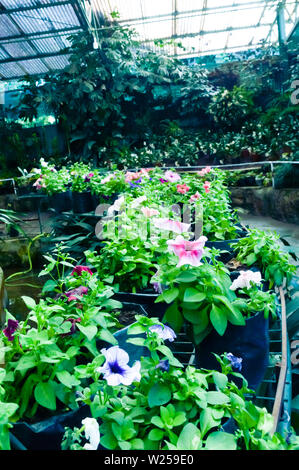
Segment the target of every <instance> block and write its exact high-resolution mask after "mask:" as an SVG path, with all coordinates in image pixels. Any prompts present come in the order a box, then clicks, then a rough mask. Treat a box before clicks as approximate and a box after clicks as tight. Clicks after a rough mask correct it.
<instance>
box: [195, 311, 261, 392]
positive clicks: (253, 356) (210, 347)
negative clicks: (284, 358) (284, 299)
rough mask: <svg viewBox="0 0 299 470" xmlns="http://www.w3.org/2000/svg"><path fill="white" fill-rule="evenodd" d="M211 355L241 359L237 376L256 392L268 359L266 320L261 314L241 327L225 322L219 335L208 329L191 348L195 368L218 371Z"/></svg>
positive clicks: (235, 379)
mask: <svg viewBox="0 0 299 470" xmlns="http://www.w3.org/2000/svg"><path fill="white" fill-rule="evenodd" d="M213 353H215V354H218V355H221V354H224V353H232V354H233V355H234V356H236V357H240V358H242V370H241V374H242V375H243V376H244V377H245V379H246V380H247V381H248V386H249V388H250V389H252V390H257V388H258V386H259V385H260V383H261V382H262V380H263V378H264V375H265V372H266V369H267V366H268V359H269V321H268V319H265V318H264V312H263V311H262V312H258V313H257V314H256V315H255V316H253V317H251V318H248V319H246V322H245V325H244V326H239V325H232V324H231V323H228V325H227V329H226V331H225V333H224V335H223V336H220V335H219V334H218V333H217V332H216V330H212V331H211V332H210V333H209V335H208V336H207V337H206V338H205V339H204V340H203V341H202V342H201V343H200V345H199V346H197V347H196V348H195V364H196V367H199V368H204V369H213V370H221V368H220V365H219V363H218V362H217V360H216V358H215V356H214V354H213ZM232 380H233V381H235V382H236V383H237V385H241V379H239V378H237V377H234V376H232Z"/></svg>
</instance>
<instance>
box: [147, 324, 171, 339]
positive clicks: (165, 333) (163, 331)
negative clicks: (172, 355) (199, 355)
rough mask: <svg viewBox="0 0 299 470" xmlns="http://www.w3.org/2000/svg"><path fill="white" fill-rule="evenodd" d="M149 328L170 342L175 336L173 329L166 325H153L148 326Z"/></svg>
mask: <svg viewBox="0 0 299 470" xmlns="http://www.w3.org/2000/svg"><path fill="white" fill-rule="evenodd" d="M149 330H150V331H153V332H154V333H157V335H158V337H159V338H161V339H163V340H164V341H166V340H167V339H168V340H169V341H170V342H171V343H172V342H173V341H174V340H175V338H176V334H175V332H174V331H173V329H172V328H170V327H169V326H167V325H153V326H150V327H149Z"/></svg>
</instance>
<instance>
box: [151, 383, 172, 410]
mask: <svg viewBox="0 0 299 470" xmlns="http://www.w3.org/2000/svg"><path fill="white" fill-rule="evenodd" d="M147 400H148V404H149V406H150V408H153V407H154V406H160V405H164V404H165V403H168V402H169V400H171V391H170V390H169V387H168V386H166V385H164V384H158V383H157V384H155V385H153V387H152V388H151V389H150V390H149V393H148V397H147Z"/></svg>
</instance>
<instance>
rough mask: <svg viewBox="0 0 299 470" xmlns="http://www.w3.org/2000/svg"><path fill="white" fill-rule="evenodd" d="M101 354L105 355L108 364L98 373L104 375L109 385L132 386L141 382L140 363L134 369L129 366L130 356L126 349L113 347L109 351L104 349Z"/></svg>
mask: <svg viewBox="0 0 299 470" xmlns="http://www.w3.org/2000/svg"><path fill="white" fill-rule="evenodd" d="M101 353H102V354H104V356H105V358H106V362H105V363H104V365H103V366H102V367H99V368H97V369H96V371H97V372H99V373H101V374H104V379H106V380H107V383H108V385H120V384H123V385H131V384H132V383H133V382H139V381H140V379H141V375H140V366H141V364H140V361H136V362H135V364H134V365H133V367H130V366H128V362H129V355H128V353H127V352H126V351H124V349H120V348H119V346H112V347H111V348H109V349H102V350H101Z"/></svg>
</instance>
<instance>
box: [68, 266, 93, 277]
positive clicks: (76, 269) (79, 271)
mask: <svg viewBox="0 0 299 470" xmlns="http://www.w3.org/2000/svg"><path fill="white" fill-rule="evenodd" d="M83 271H86V272H88V273H89V274H91V275H93V272H92V270H91V269H90V268H88V267H87V266H81V265H78V266H75V267H74V269H73V271H72V272H71V275H72V276H73V275H74V274H75V273H76V274H78V276H81V275H82V272H83Z"/></svg>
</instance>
